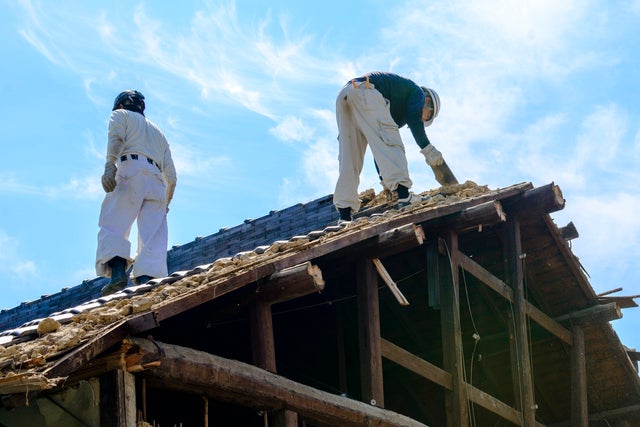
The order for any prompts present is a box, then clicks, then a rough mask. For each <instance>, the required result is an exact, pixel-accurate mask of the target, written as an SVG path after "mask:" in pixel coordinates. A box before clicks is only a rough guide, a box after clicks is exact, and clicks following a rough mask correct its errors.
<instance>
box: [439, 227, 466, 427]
mask: <svg viewBox="0 0 640 427" xmlns="http://www.w3.org/2000/svg"><path fill="white" fill-rule="evenodd" d="M439 243H440V245H441V246H440V253H442V254H444V256H441V257H440V265H439V271H440V274H439V284H440V307H441V310H440V316H441V323H442V354H443V363H444V369H445V371H447V372H449V373H450V374H451V379H452V380H453V389H452V390H451V391H450V392H448V391H447V392H446V394H445V404H446V406H447V426H449V427H458V426H468V425H469V407H468V397H467V387H466V384H465V381H464V359H463V357H462V354H463V351H462V330H461V326H460V294H459V290H460V288H459V274H458V270H459V268H458V234H457V233H456V232H455V231H450V232H449V233H448V235H447V236H446V238H445V239H444V240H443V239H440V240H439Z"/></svg>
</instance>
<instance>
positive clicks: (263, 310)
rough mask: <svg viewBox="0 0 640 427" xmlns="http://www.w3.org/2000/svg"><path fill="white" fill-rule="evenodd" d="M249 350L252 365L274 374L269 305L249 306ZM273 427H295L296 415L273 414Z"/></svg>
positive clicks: (277, 412)
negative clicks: (250, 350)
mask: <svg viewBox="0 0 640 427" xmlns="http://www.w3.org/2000/svg"><path fill="white" fill-rule="evenodd" d="M251 348H252V351H253V361H254V364H255V365H256V366H258V367H260V368H262V369H266V370H267V371H269V372H273V373H275V372H276V351H275V342H274V338H273V318H272V317H271V305H270V304H268V303H266V302H263V301H261V300H256V301H254V302H253V303H252V304H251ZM273 425H274V427H295V426H297V425H298V415H297V414H296V413H295V412H291V411H287V410H278V411H275V412H274V419H273Z"/></svg>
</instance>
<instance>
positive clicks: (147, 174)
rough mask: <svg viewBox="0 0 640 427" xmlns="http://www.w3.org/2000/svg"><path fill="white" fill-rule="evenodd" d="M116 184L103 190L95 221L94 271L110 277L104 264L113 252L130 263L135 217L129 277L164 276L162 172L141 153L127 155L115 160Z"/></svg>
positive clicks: (165, 232) (165, 252) (164, 216)
mask: <svg viewBox="0 0 640 427" xmlns="http://www.w3.org/2000/svg"><path fill="white" fill-rule="evenodd" d="M116 182H117V185H116V188H115V190H114V191H112V192H111V193H107V194H106V196H105V198H104V201H103V202H102V208H101V210H100V219H99V222H98V225H99V226H100V231H99V232H98V249H97V251H96V273H97V274H98V276H103V277H111V268H110V267H109V266H108V265H107V264H106V263H107V261H109V260H110V259H111V258H113V257H114V256H119V257H122V258H124V259H126V260H127V268H128V267H129V266H130V265H131V263H132V262H133V260H132V259H131V256H130V253H131V243H130V242H129V234H130V232H131V226H132V225H133V221H135V220H136V218H137V227H138V250H137V253H136V257H135V263H134V266H133V272H132V275H133V277H138V276H142V275H147V276H151V277H166V276H167V260H166V258H167V239H168V237H167V199H166V189H167V187H166V184H165V181H164V179H163V175H162V173H161V172H160V170H159V169H158V167H157V166H156V165H154V164H151V163H149V162H148V161H147V158H146V157H145V156H144V155H138V158H137V159H133V158H131V155H127V160H126V161H120V162H118V173H117V175H116Z"/></svg>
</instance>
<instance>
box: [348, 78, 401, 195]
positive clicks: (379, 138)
mask: <svg viewBox="0 0 640 427" xmlns="http://www.w3.org/2000/svg"><path fill="white" fill-rule="evenodd" d="M348 99H349V101H350V102H349V105H350V106H351V107H352V111H353V117H354V120H355V121H356V123H357V126H358V127H359V128H360V129H361V130H362V132H363V133H364V135H365V137H366V139H367V142H368V143H369V146H370V147H371V151H372V153H373V157H374V158H375V160H376V163H377V165H378V168H379V172H380V176H381V177H382V179H383V183H384V186H385V187H386V188H388V189H389V190H391V191H395V190H396V188H397V187H398V185H399V184H401V185H403V186H405V187H407V188H411V185H412V182H411V179H410V178H409V167H408V165H407V158H406V155H405V152H404V145H403V143H402V138H401V137H400V131H399V129H398V125H396V123H395V122H394V121H393V118H392V117H391V113H390V111H389V107H388V104H387V101H386V100H385V99H384V98H383V96H382V94H381V93H380V92H378V91H377V90H375V89H374V86H373V85H371V88H370V89H366V88H365V86H364V85H360V86H359V88H358V89H357V90H354V91H353V93H352V96H350V97H349V98H348Z"/></svg>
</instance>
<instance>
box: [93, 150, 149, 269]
mask: <svg viewBox="0 0 640 427" xmlns="http://www.w3.org/2000/svg"><path fill="white" fill-rule="evenodd" d="M133 162H134V161H133V160H130V161H128V162H123V163H122V164H121V165H120V166H119V167H118V174H117V176H116V181H117V185H116V188H115V190H113V191H112V192H110V193H107V194H106V196H105V198H104V201H103V202H102V207H101V209H100V217H99V219H98V226H99V227H100V230H99V231H98V247H97V250H96V274H97V275H98V276H102V277H111V267H110V266H109V265H108V264H107V263H108V262H109V260H111V259H112V258H114V257H117V256H118V257H121V258H124V259H125V260H127V267H128V266H129V265H131V257H130V253H131V243H130V242H129V234H130V233H131V225H132V224H133V221H134V220H135V218H136V216H137V215H138V211H139V209H140V206H141V204H142V197H141V194H140V192H139V191H138V188H137V187H138V183H137V181H136V179H135V176H136V172H137V170H138V168H137V165H135V164H134V163H133Z"/></svg>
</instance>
